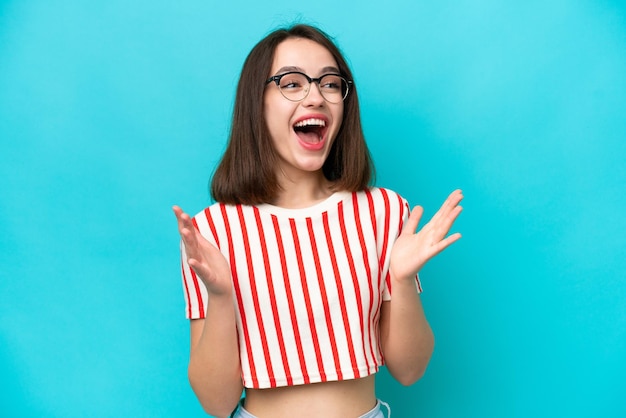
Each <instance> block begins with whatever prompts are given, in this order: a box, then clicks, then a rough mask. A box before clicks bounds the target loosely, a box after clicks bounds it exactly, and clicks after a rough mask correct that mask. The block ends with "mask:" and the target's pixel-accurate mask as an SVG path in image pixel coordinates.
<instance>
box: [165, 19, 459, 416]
mask: <svg viewBox="0 0 626 418" xmlns="http://www.w3.org/2000/svg"><path fill="white" fill-rule="evenodd" d="M371 173H372V166H371V160H370V156H369V151H368V149H367V146H366V144H365V140H364V137H363V133H362V128H361V121H360V115H359V104H358V97H357V89H356V86H355V84H354V83H353V80H352V74H351V72H350V69H349V68H348V66H347V64H346V61H345V59H344V58H343V57H342V55H341V53H340V52H339V50H338V48H337V47H336V46H335V45H334V44H333V42H332V41H331V40H330V39H329V38H328V36H327V35H325V34H324V33H323V32H321V31H320V30H318V29H316V28H313V27H311V26H307V25H296V26H293V27H291V28H288V29H281V30H277V31H275V32H273V33H271V34H270V35H268V36H267V37H266V38H264V39H263V40H262V41H261V42H259V43H258V44H257V45H256V46H255V47H254V48H253V50H252V51H251V53H250V55H249V56H248V58H247V59H246V62H245V64H244V66H243V69H242V73H241V78H240V81H239V85H238V89H237V96H236V101H235V109H234V115H233V122H232V130H231V136H230V141H229V144H228V147H227V150H226V152H225V154H224V156H223V159H222V161H221V162H220V164H219V166H218V168H217V170H216V172H215V174H214V176H213V180H212V188H211V191H212V195H213V197H214V199H215V201H216V202H217V203H215V204H214V205H212V206H210V207H208V208H206V209H205V210H204V211H202V212H201V213H199V214H198V215H196V216H195V217H194V218H193V219H192V218H191V217H190V216H189V215H187V214H186V213H184V212H183V211H182V210H181V209H180V208H179V207H174V212H175V214H176V217H177V219H178V228H179V232H180V235H181V237H182V243H183V245H181V252H182V264H183V266H182V272H183V282H184V290H185V300H186V302H187V316H188V317H189V318H190V319H191V355H190V361H189V380H190V383H191V385H192V387H193V390H194V391H195V393H196V395H197V397H198V399H199V400H200V403H201V404H202V406H203V407H204V409H205V411H206V412H207V413H209V414H211V415H214V416H218V417H222V416H228V415H230V414H231V413H233V416H236V417H246V418H250V417H259V418H267V417H271V418H287V417H288V418H292V417H301V418H306V417H337V418H339V417H340V418H346V417H355V418H356V417H368V418H373V417H383V410H382V408H381V401H378V400H377V397H376V394H375V387H374V375H375V373H376V372H377V371H378V369H379V367H380V366H381V365H383V364H385V365H386V366H387V367H388V369H389V371H390V373H391V374H392V375H393V376H394V377H395V378H396V379H397V380H398V381H399V382H400V383H402V384H404V385H410V384H412V383H414V382H415V381H417V380H418V379H419V378H420V377H421V376H422V374H423V373H424V371H425V369H426V366H427V364H428V362H429V359H430V356H431V353H432V351H433V344H434V343H433V335H432V332H431V329H430V327H429V325H428V322H427V321H426V318H425V316H424V312H423V310H422V305H421V303H420V298H419V293H420V291H421V288H420V282H419V279H418V276H417V274H418V272H419V271H420V269H421V268H422V266H424V264H425V263H426V262H427V261H428V260H429V259H431V258H432V257H433V256H435V255H436V254H438V253H439V252H441V251H442V250H443V249H445V248H446V247H447V246H449V245H450V244H452V243H453V242H454V241H456V240H457V239H459V238H460V234H458V233H456V234H452V235H450V236H448V232H449V231H450V228H451V226H452V224H453V222H454V221H455V219H456V218H457V216H458V215H459V213H460V211H461V207H460V206H459V202H460V201H461V199H462V194H461V192H460V191H458V190H457V191H455V192H453V193H452V194H451V195H450V196H449V197H448V198H447V200H446V201H445V203H444V204H443V206H442V207H441V208H440V209H439V211H438V212H437V213H436V214H435V215H434V217H433V218H432V219H431V220H430V221H429V222H428V223H427V224H426V225H425V226H424V227H423V228H422V229H421V230H420V231H419V232H417V233H416V232H415V231H416V229H417V225H418V223H419V220H420V217H421V215H422V212H423V211H422V208H421V207H419V206H418V207H415V208H414V209H413V211H411V212H410V211H409V206H408V204H407V202H406V200H404V199H403V198H402V197H400V196H399V195H398V194H396V193H394V192H393V191H391V190H387V189H382V188H376V187H370V186H369V183H370V181H371ZM409 212H410V213H409ZM244 389H245V398H244V400H243V401H241V402H240V398H241V394H242V391H243V390H244ZM385 405H386V404H385ZM233 410H234V412H233Z"/></svg>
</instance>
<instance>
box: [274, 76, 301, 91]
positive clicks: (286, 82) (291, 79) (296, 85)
mask: <svg viewBox="0 0 626 418" xmlns="http://www.w3.org/2000/svg"><path fill="white" fill-rule="evenodd" d="M306 83H307V80H306V78H304V77H303V76H302V75H300V74H295V73H294V74H291V73H288V74H285V75H283V76H282V78H281V79H280V88H281V89H286V90H293V89H301V88H303V87H304V86H305V84H306Z"/></svg>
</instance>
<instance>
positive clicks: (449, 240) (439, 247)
mask: <svg viewBox="0 0 626 418" xmlns="http://www.w3.org/2000/svg"><path fill="white" fill-rule="evenodd" d="M459 239H461V234H460V233H459V232H456V233H454V234H452V235H449V236H448V237H446V238H444V239H442V240H441V241H439V242H438V243H437V244H436V245H434V246H433V250H434V252H433V256H435V255H437V254H439V253H440V252H442V251H443V250H445V249H446V248H448V247H449V246H450V245H452V244H453V243H455V242H456V241H458V240H459Z"/></svg>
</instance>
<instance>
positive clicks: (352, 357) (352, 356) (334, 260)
mask: <svg viewBox="0 0 626 418" xmlns="http://www.w3.org/2000/svg"><path fill="white" fill-rule="evenodd" d="M342 207H343V204H342V203H341V202H340V203H339V208H338V209H339V213H342V212H341V209H342ZM340 216H341V215H340ZM322 220H323V221H324V232H325V233H326V242H327V243H328V251H329V253H330V260H331V262H332V266H333V271H334V273H335V284H336V286H337V292H338V294H339V299H340V304H339V305H340V306H341V316H342V318H343V326H344V329H345V333H346V337H347V340H348V350H349V354H350V362H351V363H352V370H353V371H354V376H355V378H356V379H358V378H359V377H361V375H360V373H359V371H358V366H357V362H356V354H355V352H354V343H353V341H352V331H351V328H350V320H349V319H348V312H347V310H346V297H345V294H344V292H343V285H342V284H341V274H340V273H339V267H338V266H337V255H336V253H335V248H334V246H333V238H332V236H331V234H330V226H329V225H328V212H324V214H323V216H322ZM340 223H341V226H340V228H341V230H342V231H345V224H344V222H343V220H342V219H341V220H340ZM348 251H349V249H348ZM348 258H350V256H349V255H348ZM357 294H358V292H357ZM357 306H358V307H359V318H362V317H361V315H360V312H361V311H362V309H361V303H360V302H357ZM361 333H363V327H362V324H361ZM363 348H364V349H365V347H363ZM339 380H341V378H339Z"/></svg>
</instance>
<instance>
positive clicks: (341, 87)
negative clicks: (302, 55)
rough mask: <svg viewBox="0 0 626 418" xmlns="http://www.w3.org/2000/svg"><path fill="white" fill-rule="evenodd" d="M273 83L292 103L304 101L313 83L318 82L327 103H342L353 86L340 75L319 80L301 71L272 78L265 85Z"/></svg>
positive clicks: (325, 75) (326, 76)
mask: <svg viewBox="0 0 626 418" xmlns="http://www.w3.org/2000/svg"><path fill="white" fill-rule="evenodd" d="M272 81H273V82H275V83H276V85H277V86H278V89H279V90H280V92H281V93H282V95H283V96H284V97H285V99H287V100H291V101H292V102H299V101H301V100H304V99H305V98H306V97H307V96H308V95H309V92H310V91H311V83H313V82H316V83H317V85H318V86H319V89H320V93H321V94H322V97H323V98H324V99H325V100H326V101H328V102H329V103H340V102H341V101H342V100H344V99H345V98H346V97H348V92H349V91H350V86H351V85H352V81H350V80H346V79H345V78H344V77H343V76H341V75H339V74H324V75H322V76H321V77H318V78H311V77H309V76H308V75H306V74H304V73H301V72H299V71H290V72H288V73H284V74H279V75H275V76H272V77H270V78H268V79H267V80H266V81H265V85H267V84H269V83H271V82H272Z"/></svg>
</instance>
